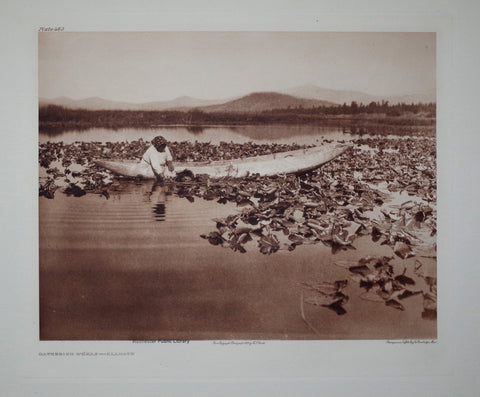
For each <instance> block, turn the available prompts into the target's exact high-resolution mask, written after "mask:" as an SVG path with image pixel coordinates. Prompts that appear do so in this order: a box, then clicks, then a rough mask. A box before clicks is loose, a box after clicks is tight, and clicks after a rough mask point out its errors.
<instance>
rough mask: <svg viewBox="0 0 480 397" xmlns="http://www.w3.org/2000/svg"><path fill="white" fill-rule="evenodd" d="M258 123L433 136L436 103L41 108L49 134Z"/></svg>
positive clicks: (42, 124)
mask: <svg viewBox="0 0 480 397" xmlns="http://www.w3.org/2000/svg"><path fill="white" fill-rule="evenodd" d="M256 124H287V125H288V124H290V125H295V124H310V125H318V126H326V127H335V128H342V129H343V130H344V131H345V132H351V133H360V134H362V133H368V134H399V135H411V134H412V135H423V136H434V135H435V131H436V128H435V127H436V104H435V103H418V104H405V103H400V104H394V105H391V104H389V103H388V101H382V102H371V103H370V104H368V105H364V104H361V103H360V104H358V103H356V102H352V103H350V104H349V105H347V104H343V105H338V106H320V107H314V108H303V107H289V108H286V109H274V110H265V111H259V112H209V111H205V110H200V109H191V110H187V111H181V110H86V109H70V108H66V107H62V106H56V105H48V106H43V107H40V109H39V128H40V131H41V132H45V133H48V134H55V133H61V132H64V131H71V130H87V129H90V128H111V129H120V128H156V127H160V126H172V127H173V126H184V127H186V128H188V129H192V130H195V129H197V130H198V131H201V130H202V129H203V128H206V127H212V126H225V125H226V126H241V125H256Z"/></svg>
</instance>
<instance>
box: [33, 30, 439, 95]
mask: <svg viewBox="0 0 480 397" xmlns="http://www.w3.org/2000/svg"><path fill="white" fill-rule="evenodd" d="M435 52H436V48H435V34H434V33H322V32H258V33H257V32H151V33H147V32H145V33H143V32H142V33H140V32H129V33H116V32H114V33H83V32H81V33H39V96H40V97H46V98H54V97H58V96H68V97H71V98H75V99H82V98H87V97H92V96H99V97H102V98H106V99H111V100H117V101H128V102H148V101H156V100H169V99H174V98H176V97H178V96H182V95H188V96H192V97H196V98H202V99H226V98H230V97H234V96H238V95H244V94H248V93H250V92H255V91H274V90H281V89H285V88H291V87H294V86H298V85H304V84H314V85H317V86H320V87H323V88H331V89H340V90H353V91H362V92H366V93H369V94H374V95H383V96H389V95H400V94H408V93H410V92H417V91H423V90H428V89H434V88H435V73H436V68H435V56H436V55H435Z"/></svg>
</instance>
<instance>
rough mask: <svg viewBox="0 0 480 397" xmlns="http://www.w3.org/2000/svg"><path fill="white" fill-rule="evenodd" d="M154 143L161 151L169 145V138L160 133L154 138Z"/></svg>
mask: <svg viewBox="0 0 480 397" xmlns="http://www.w3.org/2000/svg"><path fill="white" fill-rule="evenodd" d="M152 145H153V146H155V149H157V150H158V151H159V152H163V151H164V150H165V146H167V140H166V139H165V138H164V137H163V136H161V135H158V136H156V137H155V138H153V139H152Z"/></svg>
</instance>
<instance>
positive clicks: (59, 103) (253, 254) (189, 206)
mask: <svg viewBox="0 0 480 397" xmlns="http://www.w3.org/2000/svg"><path fill="white" fill-rule="evenodd" d="M436 40H437V37H436V33H435V32H321V31H151V32H139V31H137V32H133V31H131V32H128V31H125V32H118V31H115V32H113V31H112V32H95V31H91V32H90V31H88V32H86V31H83V32H67V31H63V29H62V28H61V27H58V28H56V27H52V28H51V30H48V29H45V30H44V31H42V30H41V29H40V30H39V32H38V100H39V102H38V218H39V219H38V232H39V264H38V266H39V270H38V273H39V280H38V282H39V297H38V299H39V329H38V333H39V339H40V341H79V340H83V341H93V340H100V341H131V340H134V341H151V340H156V341H158V340H165V341H167V340H176V341H207V340H216V341H222V340H250V341H264V340H291V341H292V340H293V341H296V340H410V339H415V340H436V339H437V138H436V137H437V77H436V76H437V64H436V59H437V58H436V57H437V50H436V47H437V45H436V44H437V43H436Z"/></svg>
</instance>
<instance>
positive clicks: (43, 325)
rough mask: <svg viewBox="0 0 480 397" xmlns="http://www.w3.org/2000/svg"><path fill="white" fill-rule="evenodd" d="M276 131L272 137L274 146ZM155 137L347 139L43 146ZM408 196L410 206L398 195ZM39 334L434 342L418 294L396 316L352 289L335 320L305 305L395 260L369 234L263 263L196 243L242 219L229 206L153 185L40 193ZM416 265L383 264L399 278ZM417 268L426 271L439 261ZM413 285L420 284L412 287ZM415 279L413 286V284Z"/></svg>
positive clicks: (209, 132) (285, 133)
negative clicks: (329, 285)
mask: <svg viewBox="0 0 480 397" xmlns="http://www.w3.org/2000/svg"><path fill="white" fill-rule="evenodd" d="M276 131H277V132H279V134H280V135H279V138H278V139H277V138H276V135H275V134H276ZM158 134H162V135H164V136H165V137H166V138H167V139H168V140H172V141H174V140H177V141H183V140H193V141H194V140H198V141H204V142H205V141H207V142H208V141H210V142H212V143H218V142H220V141H227V142H229V141H234V142H245V141H250V140H255V141H264V142H272V141H275V142H297V143H315V142H316V141H317V140H320V141H321V140H322V139H323V137H324V138H325V139H345V138H346V136H345V135H344V134H342V132H341V131H338V130H330V131H329V130H325V129H318V128H317V129H315V128H312V127H303V126H302V127H285V126H283V127H281V128H280V129H279V130H276V129H275V127H260V128H259V127H246V128H238V129H235V130H232V129H230V128H209V129H206V130H204V131H202V132H196V133H192V132H189V131H187V130H186V129H185V128H175V129H158V130H120V131H111V130H104V129H95V130H90V131H85V132H66V133H64V134H62V135H58V136H55V137H52V136H50V137H49V136H45V135H42V134H41V135H40V141H41V142H44V141H47V140H50V141H53V140H56V141H60V140H62V141H64V142H74V141H102V142H104V141H124V140H136V139H139V138H140V137H142V138H143V139H144V140H150V139H151V138H153V137H154V136H155V135H158ZM406 199H408V198H406ZM39 207H40V337H41V339H44V340H92V339H102V340H131V339H395V338H435V337H436V321H434V320H425V319H422V311H423V300H422V297H421V296H420V295H417V296H413V297H411V298H408V299H405V300H404V301H402V304H404V306H405V309H406V310H405V311H400V310H396V309H394V308H392V307H389V306H386V305H385V303H380V302H373V301H371V300H365V299H362V298H361V297H360V296H361V295H362V293H363V292H364V290H363V289H360V287H359V286H358V283H354V282H349V285H348V286H347V288H346V289H345V290H344V293H346V294H347V295H349V297H350V300H349V302H348V303H347V304H346V305H345V306H344V308H345V309H346V310H347V313H346V314H344V315H342V316H339V315H337V314H336V313H335V312H334V311H332V310H329V309H327V308H324V307H320V306H313V305H309V304H305V305H304V312H305V317H306V318H307V319H308V321H309V322H310V323H311V324H312V325H313V326H314V327H315V328H316V329H317V331H318V334H316V333H314V332H313V331H312V330H311V329H310V328H309V327H308V326H307V325H306V324H305V322H304V321H303V319H302V316H301V308H300V302H301V296H302V283H305V282H307V283H315V282H333V281H336V280H344V279H349V278H350V276H351V273H349V271H348V270H347V269H345V268H344V267H340V266H336V265H335V262H339V261H358V260H359V259H360V258H362V257H364V256H366V255H378V256H380V255H387V256H392V255H393V252H392V249H391V248H390V247H388V246H381V245H379V244H377V243H373V242H372V241H371V238H370V237H362V238H360V239H357V240H356V241H355V242H354V246H355V248H356V249H355V250H348V251H340V252H338V253H337V254H332V252H331V249H330V248H328V247H326V246H324V245H323V244H316V245H302V246H299V247H297V248H296V249H295V250H294V251H291V252H290V251H287V250H285V251H279V252H277V253H275V254H272V255H263V254H261V253H260V252H259V251H258V248H257V246H256V243H255V242H254V241H252V242H250V243H247V245H246V248H247V252H246V253H244V254H241V253H239V252H234V251H232V250H229V249H226V248H221V247H217V246H212V245H210V244H209V243H208V241H207V240H205V239H202V238H201V237H200V235H201V234H208V233H209V232H211V231H213V230H215V222H213V221H212V219H213V218H217V217H220V218H221V217H226V216H227V215H230V214H233V213H236V212H238V211H240V209H239V208H237V207H236V206H235V205H233V204H231V203H228V204H225V205H223V204H218V203H217V202H216V201H214V200H213V201H205V200H202V199H199V198H195V201H194V202H193V203H191V202H189V201H188V200H186V199H185V198H179V197H177V196H175V195H174V194H171V193H170V192H169V190H168V188H167V187H162V186H157V185H155V184H154V183H153V182H152V181H150V182H148V181H145V182H141V183H135V182H133V181H121V182H120V183H118V185H117V188H116V191H114V192H111V196H110V198H109V199H108V200H107V199H106V198H105V197H103V196H100V195H95V194H87V195H86V196H83V197H79V198H75V197H68V196H66V195H64V194H61V193H60V192H58V193H57V194H56V195H55V198H54V199H53V200H49V199H46V198H45V197H40V199H39ZM414 261H415V258H410V259H408V260H402V259H400V258H398V257H396V258H395V259H393V260H392V262H391V264H392V265H394V268H395V271H396V273H401V272H402V270H403V268H404V267H405V265H412V264H413V263H414ZM422 262H423V263H424V265H425V267H427V268H429V269H430V271H431V272H434V271H435V268H436V262H435V260H433V259H424V258H422ZM417 281H418V280H417ZM418 282H420V281H418Z"/></svg>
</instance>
